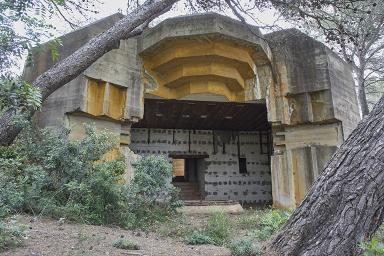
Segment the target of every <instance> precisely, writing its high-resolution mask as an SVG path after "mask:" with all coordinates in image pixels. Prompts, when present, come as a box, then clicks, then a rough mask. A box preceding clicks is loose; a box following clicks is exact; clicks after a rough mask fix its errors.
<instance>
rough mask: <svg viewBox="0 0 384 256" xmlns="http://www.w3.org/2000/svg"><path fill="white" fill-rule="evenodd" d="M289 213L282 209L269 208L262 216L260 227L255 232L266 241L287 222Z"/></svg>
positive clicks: (260, 238)
mask: <svg viewBox="0 0 384 256" xmlns="http://www.w3.org/2000/svg"><path fill="white" fill-rule="evenodd" d="M288 218H289V214H288V213H287V212H284V211H281V210H276V209H272V210H267V211H266V212H265V213H264V214H262V215H261V216H260V223H259V228H258V229H256V230H255V231H254V232H253V233H254V235H255V236H256V237H257V238H258V239H259V240H261V241H265V240H267V239H268V238H270V237H271V236H272V235H273V234H275V233H276V232H277V231H278V230H279V229H280V227H281V226H282V225H283V224H284V223H285V222H287V220H288Z"/></svg>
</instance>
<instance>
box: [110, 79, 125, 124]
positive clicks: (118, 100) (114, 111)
mask: <svg viewBox="0 0 384 256" xmlns="http://www.w3.org/2000/svg"><path fill="white" fill-rule="evenodd" d="M126 91H127V90H126V89H125V88H122V87H118V86H116V85H113V84H109V99H108V100H109V101H108V104H109V107H108V113H107V116H109V117H112V118H113V119H122V118H123V117H124V109H125V101H126Z"/></svg>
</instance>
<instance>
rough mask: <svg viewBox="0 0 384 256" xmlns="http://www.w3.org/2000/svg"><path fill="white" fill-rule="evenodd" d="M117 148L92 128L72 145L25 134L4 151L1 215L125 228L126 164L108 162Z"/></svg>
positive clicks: (44, 134)
mask: <svg viewBox="0 0 384 256" xmlns="http://www.w3.org/2000/svg"><path fill="white" fill-rule="evenodd" d="M115 145H116V138H114V137H112V136H111V135H110V134H109V133H106V132H101V133H96V131H95V129H94V128H92V127H86V136H85V138H84V139H82V140H79V141H70V140H69V139H68V138H67V136H66V133H63V134H61V135H54V134H52V133H50V132H48V131H47V130H38V129H35V128H28V129H25V130H24V132H23V133H22V134H20V136H19V137H18V139H17V140H16V142H15V144H14V145H13V146H12V147H8V148H2V149H1V150H0V190H1V193H0V209H2V210H0V213H1V214H2V215H5V214H7V213H11V212H19V211H23V212H28V213H32V214H43V215H48V216H52V217H66V218H68V219H71V220H77V221H80V220H81V221H86V222H89V223H95V224H101V223H114V224H121V222H122V221H123V219H124V216H125V212H124V211H125V210H126V206H125V205H124V202H126V200H125V198H124V193H125V187H124V186H123V185H121V184H119V180H121V179H122V174H123V172H124V170H125V164H124V159H123V157H118V158H116V159H114V160H111V161H106V160H103V156H104V154H105V153H107V152H109V151H110V150H112V149H113V148H114V147H115Z"/></svg>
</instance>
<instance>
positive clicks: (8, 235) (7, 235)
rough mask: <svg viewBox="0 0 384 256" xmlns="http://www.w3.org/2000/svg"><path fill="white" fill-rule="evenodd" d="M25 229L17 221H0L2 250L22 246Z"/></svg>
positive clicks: (0, 248)
mask: <svg viewBox="0 0 384 256" xmlns="http://www.w3.org/2000/svg"><path fill="white" fill-rule="evenodd" d="M24 230H25V228H24V227H23V226H21V225H18V224H17V223H8V224H7V223H5V222H3V221H0V252H3V251H5V250H8V249H10V248H14V247H17V246H20V245H21V244H22V243H23V241H24Z"/></svg>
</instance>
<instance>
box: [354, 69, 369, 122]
mask: <svg viewBox="0 0 384 256" xmlns="http://www.w3.org/2000/svg"><path fill="white" fill-rule="evenodd" d="M357 97H358V100H359V104H360V109H361V113H362V115H363V116H366V115H368V114H369V108H368V103H367V95H366V94H365V79H364V74H358V78H357Z"/></svg>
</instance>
